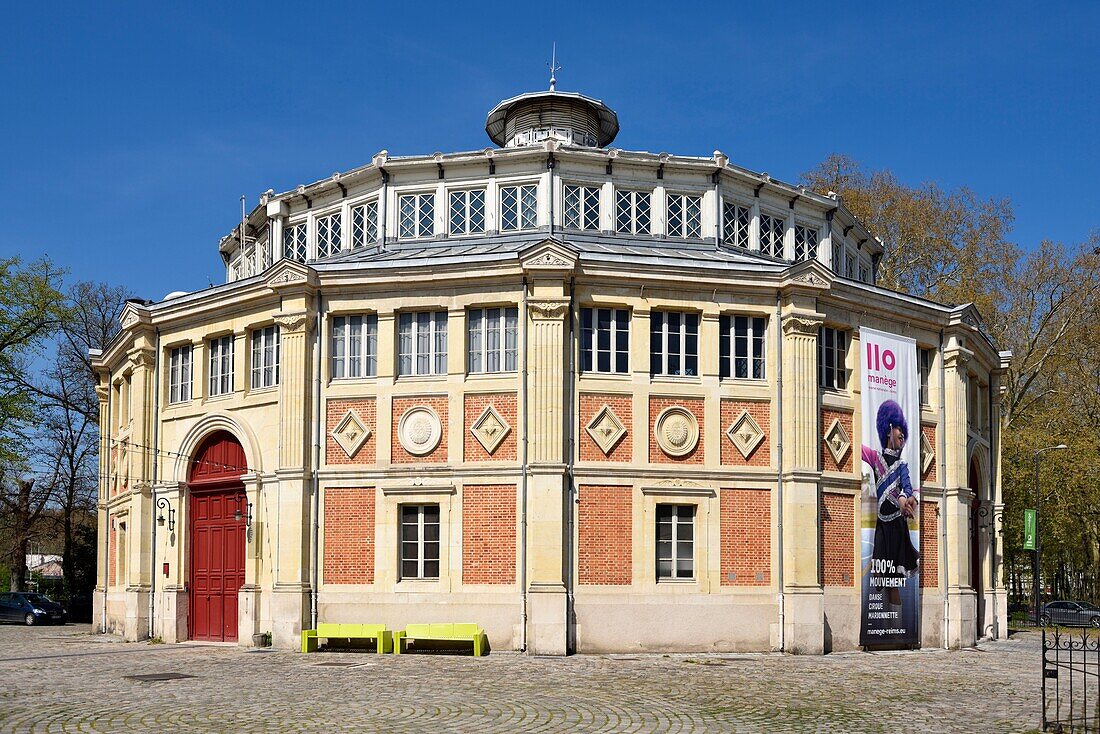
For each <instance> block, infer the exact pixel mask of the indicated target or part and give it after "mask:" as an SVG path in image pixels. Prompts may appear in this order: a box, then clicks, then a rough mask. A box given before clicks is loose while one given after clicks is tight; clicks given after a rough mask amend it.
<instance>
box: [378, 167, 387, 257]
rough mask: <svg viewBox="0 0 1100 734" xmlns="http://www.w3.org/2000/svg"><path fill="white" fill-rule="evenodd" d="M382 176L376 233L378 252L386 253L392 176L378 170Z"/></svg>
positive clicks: (382, 169) (384, 170)
mask: <svg viewBox="0 0 1100 734" xmlns="http://www.w3.org/2000/svg"><path fill="white" fill-rule="evenodd" d="M378 170H379V171H380V172H381V174H382V185H381V186H379V187H378V231H377V232H375V237H377V238H378V250H379V251H380V252H385V250H386V184H388V183H389V182H390V174H388V173H386V169H385V168H379V169H378Z"/></svg>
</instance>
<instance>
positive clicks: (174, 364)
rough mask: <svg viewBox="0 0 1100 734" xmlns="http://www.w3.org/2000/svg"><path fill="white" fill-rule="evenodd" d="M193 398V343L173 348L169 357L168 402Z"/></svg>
mask: <svg viewBox="0 0 1100 734" xmlns="http://www.w3.org/2000/svg"><path fill="white" fill-rule="evenodd" d="M190 399H191V345H190V344H185V345H184V346H182V347H176V348H175V349H173V350H172V351H171V352H170V354H169V357H168V402H169V403H183V402H186V401H188V400H190Z"/></svg>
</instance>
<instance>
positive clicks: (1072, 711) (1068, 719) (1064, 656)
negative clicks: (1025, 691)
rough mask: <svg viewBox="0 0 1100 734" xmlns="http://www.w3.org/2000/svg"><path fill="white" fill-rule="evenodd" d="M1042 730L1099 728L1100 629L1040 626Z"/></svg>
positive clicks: (1090, 729)
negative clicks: (1041, 636) (1071, 629)
mask: <svg viewBox="0 0 1100 734" xmlns="http://www.w3.org/2000/svg"><path fill="white" fill-rule="evenodd" d="M1042 675H1043V679H1042V680H1043V684H1042V687H1043V731H1053V732H1059V733H1061V732H1100V633H1097V632H1093V631H1090V630H1087V629H1085V630H1082V631H1081V632H1072V633H1071V632H1063V631H1060V630H1057V629H1054V630H1050V629H1046V628H1044V629H1043V672H1042Z"/></svg>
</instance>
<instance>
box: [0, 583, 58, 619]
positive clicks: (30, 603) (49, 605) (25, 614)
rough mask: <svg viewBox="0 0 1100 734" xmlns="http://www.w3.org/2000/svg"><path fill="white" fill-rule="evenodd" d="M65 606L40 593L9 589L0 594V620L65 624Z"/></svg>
mask: <svg viewBox="0 0 1100 734" xmlns="http://www.w3.org/2000/svg"><path fill="white" fill-rule="evenodd" d="M67 619H68V614H66V613H65V607H63V606H61V605H60V604H58V603H57V602H55V601H53V600H52V599H50V598H49V597H46V596H43V595H42V594H35V593H32V592H23V591H10V592H4V593H2V594H0V622H22V623H23V624H26V625H32V624H65V622H66V620H67Z"/></svg>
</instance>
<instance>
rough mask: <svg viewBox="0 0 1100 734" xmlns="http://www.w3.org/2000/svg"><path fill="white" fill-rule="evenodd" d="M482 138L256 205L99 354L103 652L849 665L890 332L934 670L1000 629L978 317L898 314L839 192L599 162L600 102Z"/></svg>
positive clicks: (495, 129) (497, 125)
mask: <svg viewBox="0 0 1100 734" xmlns="http://www.w3.org/2000/svg"><path fill="white" fill-rule="evenodd" d="M485 129H486V133H487V134H488V136H489V139H490V140H491V141H492V143H493V146H492V147H487V148H485V149H483V150H475V151H467V152H457V153H433V154H430V155H411V156H391V155H389V154H388V153H387V152H386V151H382V152H380V153H378V154H377V155H375V156H374V157H373V159H372V160H371V161H370V163H369V164H367V165H363V166H360V167H358V168H353V169H351V170H349V171H346V172H343V173H336V174H333V175H332V176H329V177H326V178H323V179H321V180H319V181H316V182H314V183H311V184H308V185H300V186H297V187H294V188H291V189H289V190H287V191H285V192H283V193H274V192H273V191H269V192H267V193H266V194H264V195H263V196H262V197H261V199H260V203H259V205H258V206H256V207H255V208H254V209H253V210H252V211H251V212H250V213H248V215H247V216H246V217H245V219H244V222H243V223H241V224H239V225H238V226H232V223H227V225H228V226H227V229H230V227H231V229H230V231H229V234H227V235H226V236H225V237H224V238H223V239H222V241H221V243H220V245H219V254H220V256H221V258H222V260H223V262H224V264H225V267H226V282H225V283H224V284H221V285H217V286H213V287H211V288H208V289H206V290H202V291H198V292H194V293H174V294H171V295H170V296H169V297H167V298H165V299H164V300H161V301H158V302H142V301H134V302H131V303H129V304H128V305H127V307H126V309H125V311H124V313H123V315H122V317H121V327H122V328H121V331H120V332H119V334H118V335H117V336H116V337H115V338H114V340H113V341H112V342H111V343H110V344H109V345H108V347H107V348H106V349H105V350H103V352H102V353H95V354H93V358H94V364H95V366H96V369H97V374H98V376H99V384H98V390H97V391H98V395H99V399H100V408H101V428H102V436H103V443H102V446H101V466H102V472H101V477H102V478H101V482H100V494H99V539H100V540H99V578H98V586H97V591H96V595H95V610H96V617H95V621H96V623H97V624H99V625H101V626H102V628H103V629H105V630H110V631H116V632H120V633H121V634H123V635H125V637H126V638H127V639H143V638H146V637H150V636H153V637H160V638H163V639H164V640H165V641H168V642H177V641H183V640H189V639H190V640H212V641H236V642H238V643H239V644H241V645H252V644H254V641H257V642H258V640H259V636H262V635H263V634H264V633H271V634H272V637H273V641H274V644H275V646H277V647H284V648H292V647H297V646H298V645H299V635H300V633H301V631H302V630H305V629H313V628H316V626H317V624H318V623H341V622H347V623H360V622H361V623H384V624H386V625H388V626H389V628H391V629H401V628H403V627H404V626H405V625H407V624H410V623H416V622H475V623H477V624H478V625H480V626H481V627H483V628H484V629H485V631H486V633H487V635H488V638H489V642H490V645H491V647H492V648H493V649H494V650H521V651H526V652H531V653H538V654H566V653H570V652H581V653H584V652H626V651H734V650H748V651H765V650H785V651H792V652H807V653H821V652H827V651H830V650H843V649H853V648H856V647H857V646H859V645H860V644H861V641H860V634H861V630H860V625H861V621H860V620H861V579H862V578H863V577H864V575H865V572H866V571H867V566H868V558H869V553H870V552H871V551H870V549H869V547H868V544H867V541H866V538H867V537H868V536H867V532H868V528H869V527H870V528H871V530H872V532H876V533H877V532H878V529H877V526H876V524H875V522H876V521H875V517H876V515H875V512H876V510H875V495H874V482H871V483H870V484H868V483H867V480H868V477H865V476H863V472H861V465H862V463H863V462H861V450H862V452H863V453H862V456H863V457H866V456H867V455H868V454H867V453H866V452H867V451H868V446H869V445H870V446H874V445H876V444H877V442H878V441H879V438H878V437H876V436H866V435H864V433H866V431H865V430H864V429H863V428H862V426H863V425H865V423H864V416H863V411H864V409H863V407H862V405H863V404H862V402H861V400H862V397H863V396H862V393H863V392H864V391H865V390H867V389H868V387H867V386H868V385H869V384H871V383H870V382H869V374H870V373H869V371H868V365H867V361H868V359H872V360H875V359H878V352H877V347H876V349H871V348H870V346H871V345H868V347H869V348H868V349H867V350H864V349H863V348H862V341H861V333H867V332H865V331H863V330H866V329H874V330H877V331H880V332H883V333H889V334H894V335H897V337H898V338H900V339H904V340H907V342H906V343H910V342H913V343H915V347H916V348H915V352H914V354H915V357H914V361H913V362H912V369H911V370H910V374H907V375H905V376H903V378H902V379H903V380H911V381H912V382H913V384H914V386H915V387H914V390H915V391H919V403H914V404H915V405H917V404H919V407H918V408H915V410H914V412H912V413H911V414H910V415H909V416H908V420H907V423H906V426H905V428H906V438H907V440H908V442H909V445H912V446H919V453H914V454H913V460H911V461H909V462H908V463H907V466H908V470H909V476H910V477H911V478H912V482H913V486H914V487H917V486H918V485H919V498H920V502H919V508H918V509H914V510H913V511H912V517H911V518H908V519H907V520H906V521H905V522H908V523H909V527H910V528H911V533H912V537H913V538H914V539H915V540H914V542H916V541H917V540H919V549H920V567H919V589H916V590H914V593H915V594H917V595H918V597H919V607H918V616H919V619H917V620H916V625H917V627H916V629H917V630H919V631H918V632H917V633H916V634H917V637H916V644H921V645H924V646H956V645H968V644H971V643H973V642H974V641H975V639H977V638H980V637H988V636H1003V635H1005V634H1007V624H1006V620H1007V617H1006V597H1005V593H1004V589H1003V588H1002V587H1001V586H1000V582H999V580H998V579H997V574H996V573H995V569H996V568H997V564H998V563H999V560H1000V554H1001V548H1000V541H999V537H998V536H997V534H996V533H990V532H989V528H988V527H987V525H988V522H987V521H986V520H985V519H984V518H988V517H992V516H994V515H995V514H996V513H997V512H998V511H999V508H1000V501H1001V499H1000V498H1001V492H1000V485H999V482H1000V476H999V472H998V466H999V452H1000V446H999V435H998V425H999V422H1000V420H999V412H998V411H999V408H998V405H999V400H998V393H999V389H1000V381H1001V376H1002V374H1003V372H1004V370H1005V368H1006V367H1007V359H1008V356H1009V355H1007V354H1005V353H1000V352H998V350H997V349H996V347H995V345H994V344H993V343H992V342H991V341H990V339H989V338H988V337H987V336H986V335H985V334H984V332H983V329H982V326H981V323H980V318H979V315H978V314H977V313H976V311H975V310H974V309H973V307H971V306H969V305H966V304H963V305H941V304H937V303H933V302H930V301H927V300H923V299H921V298H917V297H913V296H910V295H906V294H902V293H896V292H892V291H889V290H886V289H884V288H881V287H879V286H878V285H876V282H875V280H876V269H877V266H878V261H879V258H880V256H881V254H882V246H881V243H880V242H879V241H878V240H876V239H875V237H874V236H873V234H872V233H870V232H868V231H867V229H866V228H865V227H864V226H863V225H862V224H861V223H860V222H858V221H856V220H855V219H854V218H853V216H852V215H851V213H850V212H849V211H848V210H847V209H846V208H845V207H844V205H843V203H842V202H841V201H840V200H839V199H838V198H837V197H835V196H832V195H829V196H823V195H820V194H818V193H815V192H813V191H809V190H807V189H805V188H803V187H799V186H795V185H791V184H787V183H783V182H781V181H778V180H774V179H772V178H770V177H769V176H768V175H767V174H761V173H755V172H752V171H748V170H746V169H743V168H740V167H738V166H736V165H734V164H732V163H730V161H729V160H728V159H727V157H726V156H725V155H723V154H722V153H720V152H715V153H714V155H713V156H710V157H692V156H680V155H674V154H670V153H663V152H662V153H650V152H639V151H627V150H621V149H618V148H614V147H612V144H613V143H614V141H615V138H616V136H617V135H618V133H619V120H618V117H617V115H616V114H615V112H614V111H613V110H612V109H611V108H610V107H609V106H608V105H606V104H604V103H603V102H601V101H599V100H596V99H593V98H591V97H588V96H585V95H582V94H577V93H569V92H558V91H553V90H552V91H546V92H536V93H529V94H523V95H520V96H518V97H514V98H512V99H509V100H505V101H503V102H501V103H500V104H498V105H497V106H496V107H494V108H493V109H492V111H491V112H490V113H489V115H488V117H487V119H486V123H485ZM674 143H675V141H670V144H674ZM876 365H877V362H876ZM916 394H917V393H916V392H914V395H916ZM915 400H916V398H915ZM917 413H919V415H918V414H917ZM866 425H875V424H874V423H873V422H872V423H870V424H866ZM914 506H915V505H914ZM880 507H881V506H880ZM879 517H880V519H881V517H882V514H881V511H880V512H879ZM866 518H870V520H869V521H868V520H867V519H866ZM868 522H870V525H869V526H868ZM876 542H877V541H876ZM876 552H877V551H876ZM916 583H917V582H915V581H914V584H916ZM887 609H889V607H887Z"/></svg>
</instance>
